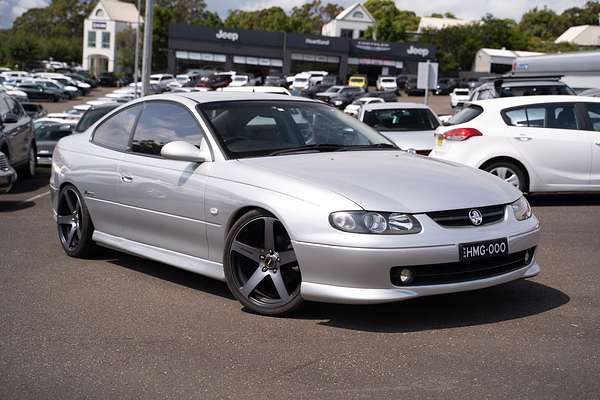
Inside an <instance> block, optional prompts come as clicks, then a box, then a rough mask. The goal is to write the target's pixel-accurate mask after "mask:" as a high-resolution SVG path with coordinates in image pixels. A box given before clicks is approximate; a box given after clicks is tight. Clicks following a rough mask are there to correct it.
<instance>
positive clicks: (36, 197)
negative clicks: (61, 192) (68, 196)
mask: <svg viewBox="0 0 600 400" xmlns="http://www.w3.org/2000/svg"><path fill="white" fill-rule="evenodd" d="M49 194H50V191H49V190H48V191H47V192H44V193H40V194H38V195H35V196H33V197H30V198H28V199H27V200H25V201H23V202H24V203H29V202H30V201H34V200H37V199H40V198H42V197H44V196H47V195H49Z"/></svg>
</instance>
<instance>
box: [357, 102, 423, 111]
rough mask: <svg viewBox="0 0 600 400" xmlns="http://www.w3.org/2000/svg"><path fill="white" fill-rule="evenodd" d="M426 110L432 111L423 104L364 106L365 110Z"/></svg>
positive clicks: (394, 103) (396, 103) (395, 103)
mask: <svg viewBox="0 0 600 400" xmlns="http://www.w3.org/2000/svg"><path fill="white" fill-rule="evenodd" d="M415 108H416V109H424V110H430V108H429V106H426V105H425V104H421V103H398V102H391V103H371V104H366V105H364V106H363V109H364V110H365V111H366V110H398V109H415Z"/></svg>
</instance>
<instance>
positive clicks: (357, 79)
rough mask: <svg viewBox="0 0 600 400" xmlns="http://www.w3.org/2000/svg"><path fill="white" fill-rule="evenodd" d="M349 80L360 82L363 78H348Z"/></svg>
mask: <svg viewBox="0 0 600 400" xmlns="http://www.w3.org/2000/svg"><path fill="white" fill-rule="evenodd" d="M350 82H355V83H362V82H364V79H363V78H350Z"/></svg>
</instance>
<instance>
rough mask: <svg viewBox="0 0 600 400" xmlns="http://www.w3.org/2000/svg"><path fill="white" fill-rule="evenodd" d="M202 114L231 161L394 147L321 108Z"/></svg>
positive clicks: (257, 106) (223, 109)
mask: <svg viewBox="0 0 600 400" xmlns="http://www.w3.org/2000/svg"><path fill="white" fill-rule="evenodd" d="M198 108H199V109H200V111H201V112H202V113H203V114H204V115H205V117H206V119H207V120H208V121H209V122H210V124H211V126H212V130H213V132H214V134H215V137H216V138H217V139H218V140H219V142H220V143H221V145H222V147H223V149H224V150H225V152H226V153H227V155H228V156H229V157H230V158H247V157H264V156H268V155H271V154H272V153H273V152H276V151H278V150H283V149H286V150H291V151H293V150H294V149H298V150H299V151H300V150H302V149H305V148H307V147H308V148H312V149H316V150H318V151H333V150H339V149H341V148H343V149H344V150H348V149H349V150H353V147H354V149H356V150H358V149H360V148H361V146H362V148H364V147H365V146H369V145H373V146H375V145H380V146H382V147H384V146H385V147H394V146H393V144H392V143H391V142H390V141H389V140H388V139H386V138H385V137H383V136H382V135H381V134H379V133H378V132H376V131H374V130H373V129H371V128H369V127H368V126H366V125H364V124H362V123H360V122H358V121H357V120H356V119H355V118H352V117H350V116H348V115H345V114H344V113H342V112H341V111H339V110H336V109H334V108H332V107H330V106H328V105H325V104H320V103H311V102H302V101H281V100H279V101H277V102H274V101H267V100H265V101H263V100H258V101H247V102H243V103H240V102H218V103H207V104H204V105H200V106H198ZM319 146H320V147H319Z"/></svg>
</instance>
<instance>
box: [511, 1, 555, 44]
mask: <svg viewBox="0 0 600 400" xmlns="http://www.w3.org/2000/svg"><path fill="white" fill-rule="evenodd" d="M557 17H558V16H557V15H556V13H555V12H554V11H552V10H550V9H549V8H547V7H544V8H542V9H538V8H537V7H536V8H534V9H533V10H530V11H527V12H526V13H525V14H523V17H521V22H520V23H519V27H520V28H521V31H523V32H524V33H526V34H528V35H530V36H535V37H539V38H541V39H550V38H552V37H553V36H554V34H553V33H552V32H551V31H550V26H552V25H553V24H555V23H556V20H557Z"/></svg>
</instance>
